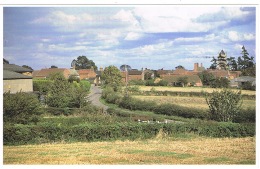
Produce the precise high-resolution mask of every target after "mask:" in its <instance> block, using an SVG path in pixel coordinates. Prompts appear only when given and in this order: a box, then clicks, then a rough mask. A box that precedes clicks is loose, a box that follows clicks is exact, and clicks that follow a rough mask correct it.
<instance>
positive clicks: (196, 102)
mask: <svg viewBox="0 0 260 169" xmlns="http://www.w3.org/2000/svg"><path fill="white" fill-rule="evenodd" d="M133 97H134V98H137V99H140V100H148V101H155V102H156V103H158V104H164V103H170V104H177V105H179V106H183V107H189V108H192V107H194V108H200V109H202V110H207V109H208V108H209V107H208V105H207V102H206V99H205V98H203V97H179V96H178V97H174V96H140V95H135V96H133ZM254 107H256V100H246V99H244V100H243V104H242V108H243V109H248V108H254Z"/></svg>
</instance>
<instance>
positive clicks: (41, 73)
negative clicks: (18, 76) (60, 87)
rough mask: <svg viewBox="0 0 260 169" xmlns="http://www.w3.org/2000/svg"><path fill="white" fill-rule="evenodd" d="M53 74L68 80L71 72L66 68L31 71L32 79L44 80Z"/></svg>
mask: <svg viewBox="0 0 260 169" xmlns="http://www.w3.org/2000/svg"><path fill="white" fill-rule="evenodd" d="M53 73H61V74H62V75H63V76H64V77H65V78H66V79H68V78H69V76H70V74H71V71H70V70H69V69H66V68H48V69H41V70H36V71H33V78H38V79H46V78H48V77H49V76H50V75H51V74H53Z"/></svg>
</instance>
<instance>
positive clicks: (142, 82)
mask: <svg viewBox="0 0 260 169" xmlns="http://www.w3.org/2000/svg"><path fill="white" fill-rule="evenodd" d="M128 84H129V85H140V86H143V85H145V81H144V80H130V81H129V82H128Z"/></svg>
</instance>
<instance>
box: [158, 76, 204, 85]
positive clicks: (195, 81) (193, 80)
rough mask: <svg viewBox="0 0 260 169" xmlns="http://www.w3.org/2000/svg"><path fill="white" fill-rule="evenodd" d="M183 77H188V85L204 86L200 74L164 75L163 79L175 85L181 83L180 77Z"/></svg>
mask: <svg viewBox="0 0 260 169" xmlns="http://www.w3.org/2000/svg"><path fill="white" fill-rule="evenodd" d="M183 77H187V82H188V84H187V85H188V86H203V84H202V81H201V79H200V78H199V76H198V75H164V76H163V77H162V80H165V81H167V82H168V84H170V85H173V86H175V85H177V84H178V83H179V79H180V78H183Z"/></svg>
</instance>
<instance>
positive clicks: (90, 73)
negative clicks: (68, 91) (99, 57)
mask: <svg viewBox="0 0 260 169" xmlns="http://www.w3.org/2000/svg"><path fill="white" fill-rule="evenodd" d="M77 72H78V74H79V77H80V80H82V79H95V78H96V76H97V74H96V72H95V71H94V69H80V70H77Z"/></svg>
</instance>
